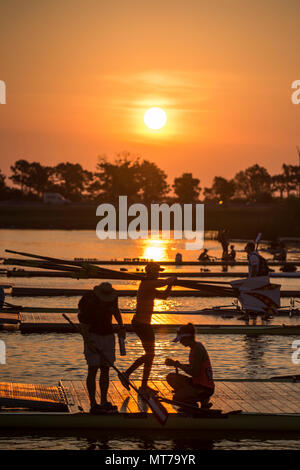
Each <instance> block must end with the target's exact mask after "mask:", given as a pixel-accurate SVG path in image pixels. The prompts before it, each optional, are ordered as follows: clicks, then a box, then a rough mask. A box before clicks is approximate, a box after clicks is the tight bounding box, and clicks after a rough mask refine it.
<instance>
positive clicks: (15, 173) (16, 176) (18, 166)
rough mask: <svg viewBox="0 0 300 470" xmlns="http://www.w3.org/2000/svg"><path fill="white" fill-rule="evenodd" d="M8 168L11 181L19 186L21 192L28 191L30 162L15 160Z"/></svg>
mask: <svg viewBox="0 0 300 470" xmlns="http://www.w3.org/2000/svg"><path fill="white" fill-rule="evenodd" d="M10 169H11V172H12V175H11V176H10V179H11V180H12V182H13V183H14V184H15V185H16V186H19V187H20V189H21V191H22V192H25V191H28V190H29V188H30V184H29V181H30V163H29V162H28V161H27V160H17V161H16V162H15V164H14V165H12V166H11V167H10Z"/></svg>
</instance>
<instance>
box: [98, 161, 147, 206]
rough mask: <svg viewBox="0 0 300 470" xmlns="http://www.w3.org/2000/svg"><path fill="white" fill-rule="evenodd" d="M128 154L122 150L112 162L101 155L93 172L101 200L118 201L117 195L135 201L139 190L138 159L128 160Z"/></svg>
mask: <svg viewBox="0 0 300 470" xmlns="http://www.w3.org/2000/svg"><path fill="white" fill-rule="evenodd" d="M129 157H130V154H129V153H128V152H123V153H121V154H118V155H117V158H116V160H115V162H114V163H110V162H108V161H107V159H106V157H101V158H100V160H99V163H98V164H97V170H98V171H97V172H96V173H95V175H96V177H97V178H98V181H99V186H100V193H99V196H100V198H101V199H102V200H105V201H107V202H110V203H112V204H117V203H118V198H119V196H128V201H129V202H130V201H136V200H137V198H138V192H139V190H140V182H139V181H138V177H137V168H138V160H137V159H134V160H130V159H129Z"/></svg>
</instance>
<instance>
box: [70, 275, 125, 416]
mask: <svg viewBox="0 0 300 470" xmlns="http://www.w3.org/2000/svg"><path fill="white" fill-rule="evenodd" d="M78 307H79V313H78V319H79V322H80V329H81V333H82V336H83V339H84V355H85V358H86V361H87V364H88V375H87V379H86V385H87V389H88V394H89V398H90V403H91V413H93V414H97V413H106V412H113V411H116V407H114V406H112V404H111V403H110V402H109V401H107V392H108V387H109V367H110V366H111V364H113V363H114V362H115V359H116V358H115V337H114V331H113V326H112V316H114V317H115V319H116V321H117V323H118V325H119V332H118V334H119V335H120V336H121V337H123V338H125V334H126V333H125V329H124V326H123V321H122V317H121V314H120V310H119V307H118V296H117V292H116V291H115V289H114V288H113V287H112V285H111V284H110V283H109V282H102V283H101V284H100V285H99V286H95V287H94V290H93V291H92V292H89V293H87V294H85V295H84V296H83V297H82V298H81V300H80V301H79V304H78ZM99 351H102V354H101V353H100V352H99ZM98 369H100V379H99V386H100V392H101V404H100V405H99V404H97V402H96V397H95V393H96V376H97V372H98Z"/></svg>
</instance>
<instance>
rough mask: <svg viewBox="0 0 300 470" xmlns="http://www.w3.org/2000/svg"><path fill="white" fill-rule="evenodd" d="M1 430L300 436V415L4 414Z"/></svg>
mask: <svg viewBox="0 0 300 470" xmlns="http://www.w3.org/2000/svg"><path fill="white" fill-rule="evenodd" d="M0 428H6V429H15V430H18V429H74V430H75V429H99V430H101V429H102V430H117V431H120V430H123V431H126V430H154V429H159V430H160V431H162V430H166V431H168V430H178V431H179V430H187V431H196V430H199V431H200V430H211V431H276V430H277V431H281V432H283V431H294V432H300V414H297V415H295V414H293V415H288V414H276V415H275V414H256V413H240V414H236V415H229V416H228V417H222V418H198V417H197V418H192V417H186V416H181V415H179V414H176V413H173V414H170V415H169V418H168V421H167V423H166V424H165V426H163V427H162V426H161V425H160V424H159V423H158V422H157V420H156V419H155V417H154V416H153V415H152V414H147V415H146V416H145V415H144V414H142V413H138V414H136V415H132V414H131V413H120V414H116V415H105V416H93V415H90V414H88V413H78V414H70V413H36V412H34V413H15V412H12V413H6V412H5V413H0Z"/></svg>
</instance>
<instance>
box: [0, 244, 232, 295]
mask: <svg viewBox="0 0 300 470" xmlns="http://www.w3.org/2000/svg"><path fill="white" fill-rule="evenodd" d="M5 251H6V252H8V253H14V254H17V255H21V256H28V257H31V258H36V259H39V260H45V261H48V262H49V261H50V262H52V263H57V264H63V265H68V264H70V265H71V266H79V267H81V268H82V269H86V270H90V271H91V272H94V273H97V272H99V273H107V274H110V275H112V274H113V275H114V276H115V277H114V279H117V278H120V279H131V280H142V279H144V278H145V275H142V274H139V275H137V274H132V273H123V272H122V273H119V272H118V271H114V270H112V269H107V268H100V267H96V266H94V265H89V264H88V263H80V262H79V263H78V262H75V261H68V260H62V259H59V258H51V257H49V256H41V255H35V254H32V253H25V252H20V251H14V250H5ZM77 272H78V271H77ZM223 282H226V281H216V283H218V284H219V283H223ZM228 284H229V283H228ZM174 285H177V286H182V287H187V288H189V289H196V290H201V289H202V288H203V287H204V286H205V288H206V289H207V290H208V289H209V290H210V291H211V292H217V293H219V294H220V293H223V294H233V295H235V291H234V289H233V288H232V287H228V288H226V287H222V286H217V285H213V283H212V284H208V283H201V281H192V280H177V281H175V282H174Z"/></svg>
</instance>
